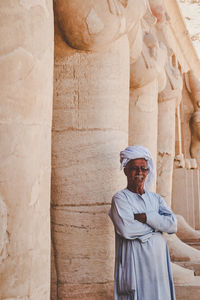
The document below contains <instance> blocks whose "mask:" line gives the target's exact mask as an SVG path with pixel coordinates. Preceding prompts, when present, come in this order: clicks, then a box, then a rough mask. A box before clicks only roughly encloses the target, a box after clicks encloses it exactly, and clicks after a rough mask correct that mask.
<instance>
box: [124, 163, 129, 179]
mask: <svg viewBox="0 0 200 300" xmlns="http://www.w3.org/2000/svg"><path fill="white" fill-rule="evenodd" d="M124 174H125V175H126V177H127V176H128V167H127V166H126V167H125V168H124Z"/></svg>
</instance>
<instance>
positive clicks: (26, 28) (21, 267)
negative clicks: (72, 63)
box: [0, 0, 53, 300]
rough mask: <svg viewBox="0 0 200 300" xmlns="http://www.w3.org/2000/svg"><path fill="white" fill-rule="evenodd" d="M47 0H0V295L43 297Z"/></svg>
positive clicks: (46, 283)
mask: <svg viewBox="0 0 200 300" xmlns="http://www.w3.org/2000/svg"><path fill="white" fill-rule="evenodd" d="M52 11H53V10H52V3H51V1H49V0H48V1H31V0H28V1H24V0H18V1H7V0H2V1H1V2H0V23H1V25H0V40H1V43H0V95H1V96H0V97H1V103H0V140H1V147H0V228H1V229H0V299H1V300H6V299H20V300H25V299H26V300H36V299H37V300H48V299H49V289H50V224H49V223H50V222H49V204H50V173H51V156H50V151H51V120H52V91H53V84H52V75H53V72H52V71H53V15H52Z"/></svg>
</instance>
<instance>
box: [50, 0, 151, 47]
mask: <svg viewBox="0 0 200 300" xmlns="http://www.w3.org/2000/svg"><path fill="white" fill-rule="evenodd" d="M146 6H147V3H146V0H129V1H128V0H101V1H99V0H93V1H92V0H87V1H84V5H83V2H82V0H73V1H71V0H66V1H62V0H54V11H55V19H56V24H57V25H58V27H59V30H60V34H61V36H62V39H63V40H64V41H65V42H66V43H67V44H68V45H69V46H71V47H72V48H75V49H80V50H95V51H98V50H101V48H104V47H108V45H109V43H111V42H113V41H114V40H116V39H118V38H119V37H121V36H122V35H123V34H125V33H127V32H129V31H130V30H131V29H132V28H133V27H135V26H136V27H137V24H138V22H139V20H140V18H142V16H143V15H144V14H145V11H146ZM136 7H137V9H136ZM136 33H137V30H135V34H136Z"/></svg>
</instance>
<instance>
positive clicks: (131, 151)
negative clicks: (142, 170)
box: [120, 145, 154, 190]
mask: <svg viewBox="0 0 200 300" xmlns="http://www.w3.org/2000/svg"><path fill="white" fill-rule="evenodd" d="M139 158H144V159H145V160H146V161H147V167H148V168H149V172H148V174H147V177H146V180H145V183H144V188H145V189H146V190H150V188H151V185H152V183H153V179H154V165H153V160H152V157H151V153H150V152H149V150H148V149H147V148H145V147H143V146H139V145H137V146H129V147H127V148H126V149H124V150H123V151H121V152H120V163H121V170H122V169H123V168H124V167H125V166H126V165H127V163H128V162H129V161H130V160H132V159H139Z"/></svg>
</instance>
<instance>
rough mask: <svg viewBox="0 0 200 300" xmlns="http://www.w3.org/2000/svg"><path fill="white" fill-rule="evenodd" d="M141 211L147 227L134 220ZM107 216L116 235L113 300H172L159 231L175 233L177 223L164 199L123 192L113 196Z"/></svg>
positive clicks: (167, 263)
mask: <svg viewBox="0 0 200 300" xmlns="http://www.w3.org/2000/svg"><path fill="white" fill-rule="evenodd" d="M144 212H145V213H146V216H147V221H146V224H144V223H141V222H139V221H137V220H135V219H134V214H135V213H144ZM109 215H110V217H111V220H112V222H113V224H114V227H115V233H116V245H115V246H116V247H115V286H114V300H175V293H174V286H173V279H172V273H171V268H170V257H169V252H168V247H167V243H166V241H165V239H164V237H163V234H162V232H167V233H174V232H176V230H177V221H176V217H175V215H174V214H173V212H172V211H171V209H170V208H169V207H168V206H167V205H166V203H165V201H164V199H163V198H162V197H161V196H160V195H158V194H155V193H152V192H148V191H146V192H145V193H144V194H143V195H139V194H136V193H133V192H131V191H129V190H128V189H123V190H121V191H119V192H118V193H116V194H115V195H114V196H113V199H112V205H111V210H110V212H109Z"/></svg>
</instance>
